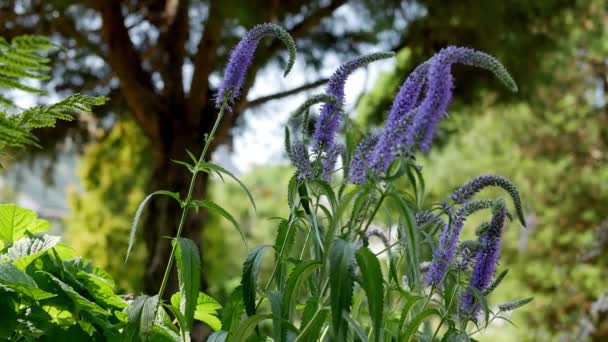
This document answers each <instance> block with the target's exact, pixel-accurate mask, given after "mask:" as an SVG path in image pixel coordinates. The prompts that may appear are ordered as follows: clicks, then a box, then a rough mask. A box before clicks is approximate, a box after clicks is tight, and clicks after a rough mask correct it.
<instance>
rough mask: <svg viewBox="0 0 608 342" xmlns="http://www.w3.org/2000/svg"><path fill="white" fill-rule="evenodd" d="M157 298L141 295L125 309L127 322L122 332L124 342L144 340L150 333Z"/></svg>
mask: <svg viewBox="0 0 608 342" xmlns="http://www.w3.org/2000/svg"><path fill="white" fill-rule="evenodd" d="M157 306H158V296H152V297H150V296H146V295H141V296H139V297H137V298H135V301H133V303H132V304H131V305H130V306H129V307H128V308H127V314H128V315H129V320H128V322H127V326H126V327H125V330H124V331H123V337H124V341H129V342H130V341H133V342H138V341H140V340H144V341H145V340H146V339H147V338H148V336H149V335H150V333H151V332H152V326H153V325H154V317H155V316H156V307H157Z"/></svg>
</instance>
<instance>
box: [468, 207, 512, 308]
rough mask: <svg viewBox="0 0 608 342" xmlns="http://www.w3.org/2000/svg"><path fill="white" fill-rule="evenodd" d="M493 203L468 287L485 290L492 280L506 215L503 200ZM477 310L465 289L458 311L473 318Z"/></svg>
mask: <svg viewBox="0 0 608 342" xmlns="http://www.w3.org/2000/svg"><path fill="white" fill-rule="evenodd" d="M494 203H495V204H494V206H493V208H492V221H491V222H490V227H489V228H488V230H487V231H486V232H485V233H484V234H482V235H481V236H480V237H479V239H478V241H479V243H481V244H482V245H483V248H482V249H481V250H479V251H478V252H477V255H476V257H475V260H476V263H475V266H474V267H473V273H472V274H471V279H470V280H469V287H473V288H476V289H477V290H479V291H483V290H485V289H486V288H487V287H488V286H489V285H490V283H491V282H492V277H493V276H494V272H495V271H496V266H497V265H498V259H499V257H500V242H501V237H502V232H503V227H504V225H505V218H506V216H507V208H506V205H505V202H504V201H503V200H502V199H499V200H497V201H495V202H494ZM478 311H479V303H476V300H475V297H474V295H473V293H472V292H471V290H467V291H465V293H464V294H463V295H462V298H461V301H460V312H461V313H462V314H463V315H465V316H469V315H470V316H471V317H472V318H473V319H475V317H476V315H477V313H478Z"/></svg>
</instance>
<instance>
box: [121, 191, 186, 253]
mask: <svg viewBox="0 0 608 342" xmlns="http://www.w3.org/2000/svg"><path fill="white" fill-rule="evenodd" d="M155 195H164V196H169V197H171V198H173V199H175V200H176V201H178V202H180V199H179V192H171V191H166V190H158V191H154V192H153V193H151V194H149V195H148V196H146V198H144V200H143V201H141V203H140V204H139V207H137V211H136V212H135V217H134V218H133V224H131V233H130V234H129V247H127V256H126V257H125V262H127V260H128V259H129V254H131V248H133V242H134V241H135V232H136V231H137V224H138V223H139V218H140V217H141V214H142V213H143V211H144V207H145V206H146V204H147V203H148V201H150V199H152V197H154V196H155Z"/></svg>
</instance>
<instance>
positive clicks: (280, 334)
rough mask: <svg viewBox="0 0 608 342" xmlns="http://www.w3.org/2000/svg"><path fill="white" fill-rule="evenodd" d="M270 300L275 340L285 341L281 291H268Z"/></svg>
mask: <svg viewBox="0 0 608 342" xmlns="http://www.w3.org/2000/svg"><path fill="white" fill-rule="evenodd" d="M268 301H269V302H270V309H271V312H272V336H273V339H274V340H275V341H284V340H285V336H286V332H285V329H284V327H283V319H284V315H285V314H284V313H283V296H282V295H281V293H280V292H277V291H270V292H268Z"/></svg>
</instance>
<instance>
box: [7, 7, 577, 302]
mask: <svg viewBox="0 0 608 342" xmlns="http://www.w3.org/2000/svg"><path fill="white" fill-rule="evenodd" d="M345 3H346V0H331V1H299V0H290V1H270V2H269V1H257V0H256V1H205V2H198V1H187V0H181V1H179V0H175V1H172V0H159V1H150V0H140V1H136V0H124V1H121V0H104V1H92V0H81V1H65V0H44V1H43V0H29V1H25V0H7V1H3V2H2V3H1V4H0V13H2V15H1V16H0V35H2V36H5V37H7V38H10V37H12V36H14V35H17V34H24V33H42V34H46V35H48V34H52V35H53V36H54V37H55V38H56V39H57V40H58V41H60V43H62V44H63V45H64V46H65V47H66V50H65V51H63V52H60V53H59V55H58V56H57V57H58V58H57V60H58V61H59V62H61V63H59V65H58V66H57V67H56V68H55V70H57V77H56V79H57V80H58V82H57V84H56V89H58V90H69V91H72V92H73V91H91V92H96V93H99V94H104V95H109V96H110V97H111V99H112V100H111V101H110V104H109V106H110V107H109V108H108V110H107V111H105V112H103V113H102V116H101V117H97V118H96V120H92V121H91V120H88V121H87V123H88V124H84V125H83V122H82V121H81V122H80V123H79V124H78V125H80V126H79V127H80V128H82V127H83V126H84V127H85V128H86V127H88V126H90V124H91V122H92V123H93V124H96V125H105V126H108V125H109V126H111V125H113V124H115V123H117V122H120V121H121V120H122V119H123V116H122V115H121V114H120V113H124V112H126V111H128V112H130V113H132V116H133V118H134V120H135V122H136V123H137V125H138V126H139V127H140V128H141V131H142V132H143V135H144V136H145V137H146V138H147V140H148V141H149V149H150V156H151V157H150V164H149V166H147V168H148V169H149V170H150V171H149V172H150V178H149V179H150V181H149V182H148V183H147V185H146V191H151V190H158V189H170V190H184V189H186V188H187V185H188V182H189V175H188V174H187V173H186V172H184V170H183V169H182V168H180V167H178V166H177V165H175V164H173V163H172V162H171V161H170V160H171V159H184V158H186V156H185V150H186V149H189V150H191V151H192V152H194V153H195V154H196V153H197V151H198V150H199V149H200V143H201V140H202V137H203V136H204V134H205V133H207V132H209V130H210V128H211V125H212V123H213V122H214V119H215V115H216V111H215V107H214V105H215V104H214V103H213V100H212V98H213V93H214V84H215V83H214V82H213V80H214V77H215V76H217V75H218V72H219V71H220V67H221V65H223V64H224V62H225V59H226V56H227V54H228V52H229V49H228V47H230V46H232V45H234V44H235V43H236V41H237V40H238V38H239V37H240V36H242V34H243V28H244V27H250V26H252V25H254V24H256V23H260V22H263V21H273V22H277V23H280V24H282V25H284V26H285V27H287V28H288V29H289V31H290V32H291V34H292V35H293V36H294V38H295V39H296V41H297V43H298V47H299V50H300V53H301V54H300V57H304V60H305V61H306V62H308V63H309V64H310V65H313V66H317V67H318V66H321V65H322V61H323V59H322V57H323V56H326V55H327V54H328V52H331V53H337V54H338V57H339V58H340V59H343V58H344V57H345V56H347V55H351V54H353V53H355V52H360V50H362V49H364V48H366V47H369V46H370V44H376V43H378V42H383V43H384V47H386V48H393V49H398V48H400V47H403V46H406V45H407V46H409V47H412V48H413V50H412V51H413V52H414V53H415V55H416V56H429V55H430V54H431V53H432V52H433V51H435V50H437V49H438V48H440V47H442V46H445V45H447V44H461V45H469V46H472V47H475V48H478V49H482V50H486V51H489V52H491V53H493V54H496V55H497V56H498V57H500V58H501V59H502V60H503V61H505V62H506V64H507V66H508V67H509V68H510V69H511V70H515V71H517V70H520V72H515V74H516V76H517V77H518V78H519V79H520V80H521V81H523V80H522V78H523V76H525V75H526V73H525V72H524V71H525V70H529V68H531V67H534V66H535V64H536V63H538V62H539V61H541V60H542V58H543V54H544V53H546V52H547V51H550V50H551V49H552V48H555V39H554V38H555V37H556V36H559V35H560V34H562V33H563V32H565V31H567V30H568V29H569V27H568V26H567V25H564V20H565V19H567V18H568V17H569V16H572V13H574V11H576V10H577V9H578V7H579V5H580V4H579V3H578V2H573V1H565V0H562V1H560V0H554V1H544V2H534V1H525V0H518V1H511V2H504V3H495V2H488V1H473V0H469V1H460V2H445V1H440V0H431V1H425V2H424V3H419V2H416V1H396V0H381V1H371V0H358V1H357V0H355V1H351V2H349V4H348V7H347V8H348V9H350V11H343V12H341V13H340V14H336V11H337V9H338V8H341V7H342V6H343V5H344V4H345ZM581 3H584V1H583V2H581ZM330 18H331V20H330ZM514 21H516V23H515V24H514ZM259 50H260V51H258V54H257V55H256V58H255V61H254V65H253V66H252V69H251V72H250V75H249V78H248V81H247V84H246V87H245V89H244V92H243V94H244V96H243V100H242V101H241V102H240V103H239V104H237V105H236V106H235V109H236V110H235V112H234V113H233V115H231V116H230V117H228V118H227V119H226V120H225V122H224V123H223V124H222V126H221V127H220V133H219V136H218V138H217V140H216V141H215V144H214V146H213V148H215V147H217V146H218V145H219V144H223V143H227V142H229V140H230V130H231V128H232V127H234V126H235V125H236V124H237V122H238V119H239V117H240V116H241V114H242V113H243V111H244V110H245V109H247V108H250V107H252V106H254V105H259V104H262V103H264V102H267V101H270V100H274V99H278V98H281V97H284V96H288V95H291V94H294V93H296V92H298V91H302V90H305V89H309V88H313V87H316V86H319V85H320V84H322V83H323V81H324V80H323V79H313V80H310V81H311V83H308V84H303V85H300V86H297V87H295V88H293V89H289V90H286V91H284V92H281V93H277V94H273V95H270V96H265V97H263V98H259V99H251V100H247V99H246V94H247V92H248V90H249V89H250V88H251V87H252V85H253V80H254V79H255V75H256V73H257V72H259V71H260V70H262V69H263V68H264V67H265V66H267V65H269V61H271V60H273V57H275V55H276V54H277V52H278V51H279V50H280V45H279V44H278V43H276V42H273V43H268V44H267V45H266V47H265V48H264V49H259ZM522 51H525V56H523V58H522V55H521V54H519V52H522ZM514 52H517V53H514ZM529 56H534V57H535V58H527V57H529ZM417 58H418V57H417ZM280 60H281V59H280ZM524 62H525V63H524ZM412 65H413V64H412ZM518 66H519V67H518ZM410 67H411V65H410ZM408 68H409V67H408ZM190 72H191V74H192V77H191V79H190V77H189V76H188V75H189V73H190ZM400 74H401V75H405V72H404V70H403V69H400ZM520 76H521V77H520ZM215 79H217V78H215ZM479 79H482V80H483V78H477V77H473V78H469V81H478V80H479ZM474 83H476V82H467V83H466V84H465V85H464V87H461V88H463V89H466V88H468V87H469V86H471V87H473V86H475V84H474ZM522 83H523V84H531V83H527V82H522ZM523 89H526V88H523ZM394 90H395V89H394V88H389V89H385V92H386V94H389V95H390V96H392V94H394ZM89 119H90V118H89ZM64 128H66V129H64V130H63V131H62V130H54V131H49V132H50V133H49V136H48V138H49V139H53V138H54V139H55V140H58V139H60V138H61V137H62V136H64V134H65V133H68V132H71V133H75V134H76V136H77V137H79V138H82V139H81V140H82V141H84V140H86V138H87V137H88V136H87V133H86V132H87V130H82V129H81V130H77V129H74V128H77V127H74V126H68V125H65V126H64ZM83 131H84V132H85V133H83ZM47 141H48V140H47ZM137 171H139V170H137ZM137 171H136V170H133V172H137ZM206 183H207V179H205V178H203V179H201V181H200V182H199V184H197V188H196V193H197V195H198V196H204V195H205V190H206ZM122 195H123V194H120V193H117V194H116V196H122ZM178 213H179V208H178V206H177V205H176V204H175V203H173V202H169V201H168V200H165V199H162V198H161V199H157V200H154V201H153V202H152V203H151V205H150V207H149V209H148V210H147V215H146V218H145V220H144V222H143V224H142V225H143V226H144V227H145V229H146V234H145V242H146V246H147V250H148V258H147V262H146V270H145V280H144V286H145V291H146V292H149V293H151V292H154V291H155V290H156V289H157V287H158V286H159V283H160V278H161V277H162V273H163V269H164V267H165V265H166V259H167V257H168V254H169V249H170V244H168V243H167V242H166V241H164V239H163V238H162V237H163V236H171V235H173V231H174V230H175V226H176V222H177V221H178ZM202 223H203V215H191V216H190V218H189V220H188V222H187V227H186V231H185V234H186V236H187V237H189V238H191V239H193V240H194V241H201V239H200V237H201V227H202ZM202 250H203V251H204V250H205V249H204V248H203V249H202ZM203 274H204V273H203ZM173 283H174V282H173ZM202 284H203V288H205V284H206V279H202ZM171 292H172V291H167V293H171Z"/></svg>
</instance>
